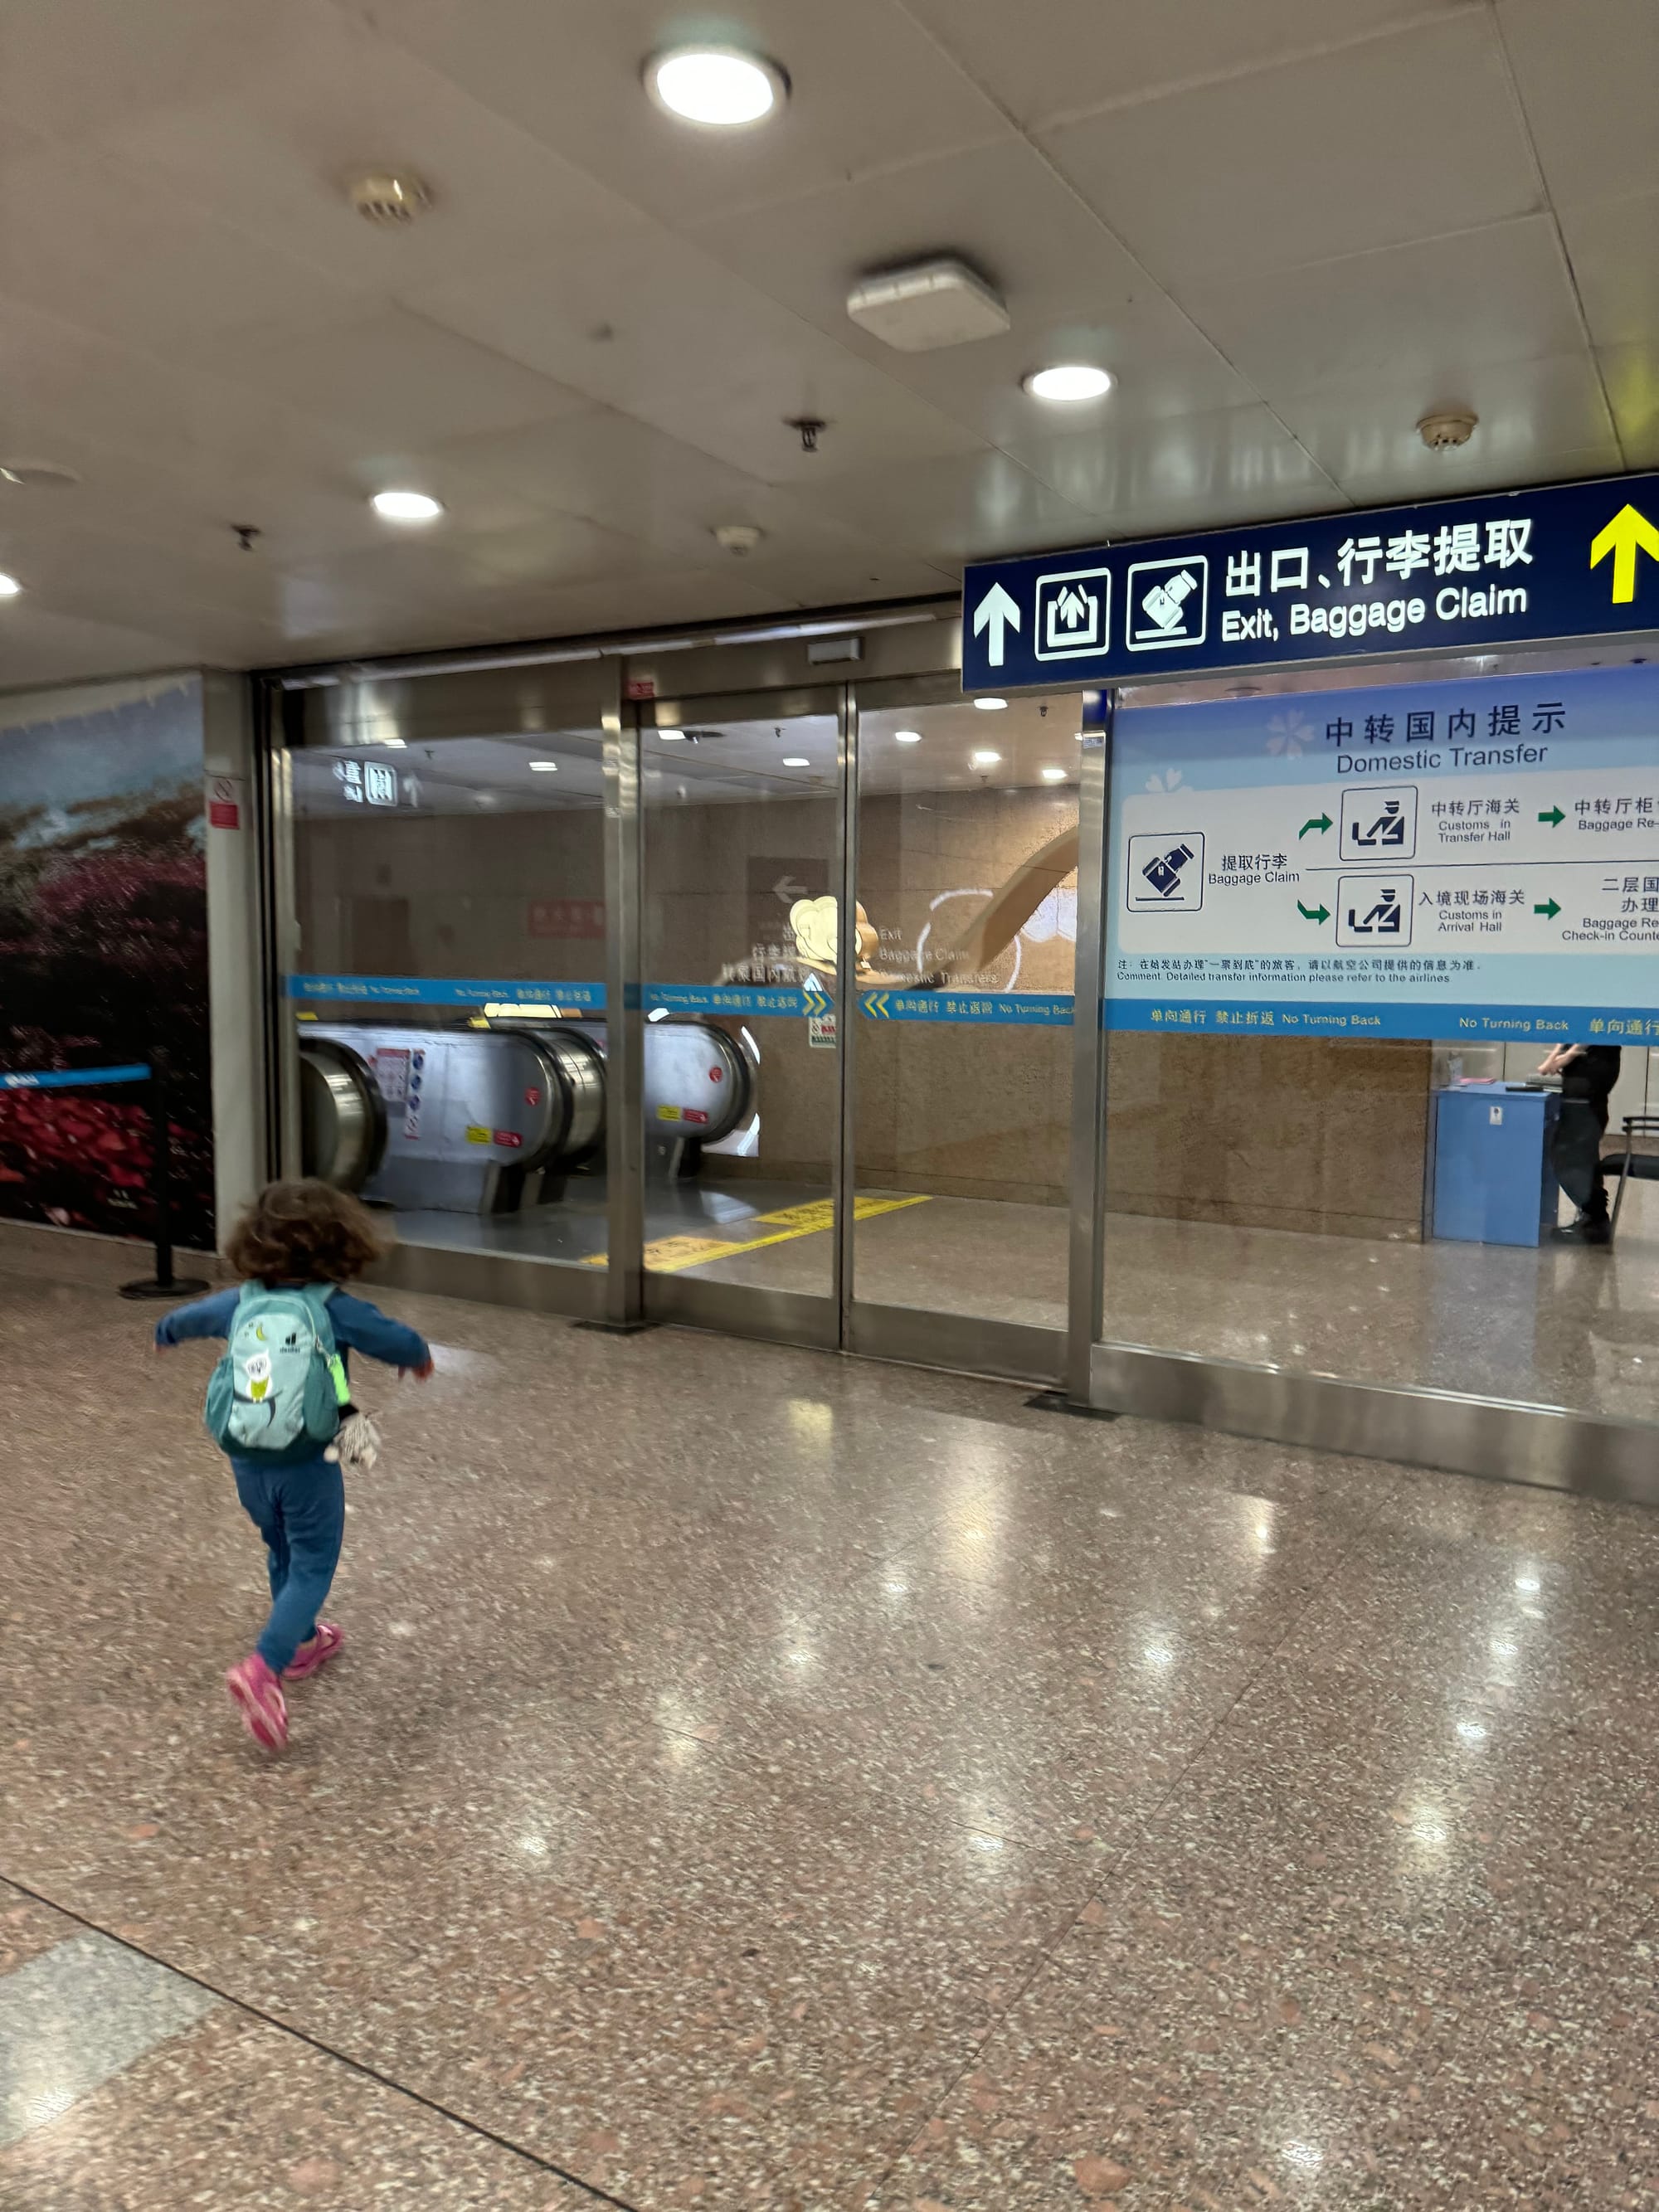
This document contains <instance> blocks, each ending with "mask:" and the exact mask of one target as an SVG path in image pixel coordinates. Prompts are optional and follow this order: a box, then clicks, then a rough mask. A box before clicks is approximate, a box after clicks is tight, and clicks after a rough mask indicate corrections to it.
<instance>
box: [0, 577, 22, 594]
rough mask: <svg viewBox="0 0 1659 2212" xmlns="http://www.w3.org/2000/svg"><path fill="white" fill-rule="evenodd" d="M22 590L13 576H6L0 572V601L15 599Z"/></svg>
mask: <svg viewBox="0 0 1659 2212" xmlns="http://www.w3.org/2000/svg"><path fill="white" fill-rule="evenodd" d="M22 588H23V586H21V584H20V583H19V582H18V580H17V579H16V577H15V576H8V575H7V574H5V573H4V571H3V570H0V599H15V598H16V597H17V594H18V593H19V592H21V590H22Z"/></svg>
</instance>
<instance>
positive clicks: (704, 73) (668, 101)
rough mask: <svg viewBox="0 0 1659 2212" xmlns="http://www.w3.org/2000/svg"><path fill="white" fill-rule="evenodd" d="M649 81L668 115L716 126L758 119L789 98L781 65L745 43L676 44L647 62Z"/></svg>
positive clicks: (724, 127)
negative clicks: (753, 51)
mask: <svg viewBox="0 0 1659 2212" xmlns="http://www.w3.org/2000/svg"><path fill="white" fill-rule="evenodd" d="M645 82H646V89H647V91H648V92H649V93H650V94H651V97H652V99H653V100H655V101H656V103H657V105H658V106H659V107H660V108H662V109H664V110H665V112H667V113H668V114H670V115H678V117H679V118H681V119H682V121H684V122H686V123H703V124H708V125H712V126H713V127H714V129H716V130H732V129H733V128H735V127H737V126H738V125H742V124H745V123H758V122H759V121H760V120H761V118H763V116H767V115H769V114H770V113H771V112H772V111H773V109H774V108H775V107H781V106H782V105H783V103H784V101H785V100H787V98H788V97H789V80H788V78H787V76H785V75H784V73H783V71H782V70H781V69H780V68H779V67H778V66H777V64H775V62H769V61H763V60H762V59H761V58H760V57H759V55H757V54H746V53H744V51H743V50H742V48H741V47H740V46H672V47H671V48H670V49H669V50H668V52H666V53H661V54H653V56H652V58H651V59H650V60H649V61H648V62H647V64H646V65H645Z"/></svg>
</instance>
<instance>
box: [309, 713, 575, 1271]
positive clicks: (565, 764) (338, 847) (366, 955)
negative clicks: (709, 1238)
mask: <svg viewBox="0 0 1659 2212" xmlns="http://www.w3.org/2000/svg"><path fill="white" fill-rule="evenodd" d="M457 719H459V720H460V722H461V725H462V727H461V730H460V732H458V733H457V734H453V735H448V734H446V735H443V736H441V737H435V738H432V739H431V740H430V741H428V740H427V739H426V738H423V737H422V736H421V735H420V734H419V733H418V726H417V724H416V721H415V719H414V717H413V716H412V715H411V716H410V717H407V718H405V720H404V723H403V724H401V725H400V723H399V721H398V718H397V717H395V716H392V715H390V714H380V715H377V714H374V713H372V712H370V711H368V709H367V708H366V709H365V710H364V711H362V712H361V713H354V714H343V716H342V718H341V720H342V726H341V727H340V729H339V731H338V732H337V737H338V741H337V742H331V743H325V744H307V745H304V746H301V747H296V748H295V749H293V750H290V751H289V752H288V753H287V754H286V756H285V757H284V758H283V773H282V775H281V776H280V779H279V784H280V788H281V789H282V790H283V793H284V795H285V798H286V801H287V806H288V811H289V817H290V820H291V846H292V877H293V905H294V922H293V932H294V944H293V952H292V958H291V972H290V974H289V976H288V978H287V992H288V1000H289V1012H290V1014H291V1018H292V1020H293V1023H294V1036H295V1042H296V1044H297V1086H296V1087H297V1093H298V1097H297V1105H298V1120H299V1142H298V1146H297V1147H296V1148H295V1149H296V1150H297V1152H298V1158H297V1160H296V1161H295V1164H297V1165H299V1166H301V1167H302V1168H303V1169H304V1170H305V1171H306V1172H307V1173H311V1174H315V1175H319V1176H324V1177H325V1178H326V1179H327V1180H329V1181H331V1182H335V1183H337V1184H339V1185H341V1186H342V1187H343V1188H348V1189H351V1190H354V1191H356V1192H359V1193H360V1194H362V1197H363V1198H364V1199H365V1200H367V1202H368V1204H369V1205H370V1206H372V1207H373V1208H374V1209H375V1210H376V1211H377V1212H380V1214H382V1215H383V1217H384V1218H385V1221H386V1226H387V1228H388V1230H389V1231H391V1232H392V1234H393V1235H394V1236H395V1238H396V1242H397V1244H398V1248H399V1251H398V1266H399V1267H401V1269H402V1270H403V1271H404V1273H408V1271H409V1269H410V1267H411V1266H416V1255H440V1254H442V1255H459V1257H460V1258H461V1259H462V1260H463V1261H471V1262H476V1263H482V1262H483V1261H492V1262H494V1261H522V1262H526V1263H533V1264H534V1265H536V1266H537V1267H539V1268H543V1269H549V1268H551V1269H558V1268H565V1269H572V1270H574V1269H584V1270H588V1271H592V1270H594V1269H603V1268H604V1267H605V1242H606V1238H605V1019H604V1015H605V987H604V981H603V979H604V975H605V961H604V956H605V881H604V861H603V846H602V824H603V811H604V810H603V765H602V746H601V739H600V736H599V731H598V730H597V729H596V728H583V727H568V728H555V727H550V726H534V727H531V726H526V724H527V723H529V722H531V721H532V720H541V719H542V718H540V717H538V716H532V714H529V712H528V711H526V712H521V713H519V714H514V715H513V717H512V718H511V719H510V720H508V719H507V718H506V717H504V716H498V715H496V714H494V713H493V712H491V711H490V709H489V706H488V704H487V702H486V700H485V699H484V697H483V696H480V697H479V700H478V704H477V712H476V715H475V716H473V717H472V720H471V726H468V714H465V713H463V714H460V715H459V716H458V718H457ZM503 725H505V726H503ZM404 726H407V727H408V728H409V730H410V734H409V735H408V736H404V735H403V734H402V733H401V729H402V727H404ZM430 1272H431V1271H430V1264H429V1263H428V1265H427V1271H426V1273H424V1274H422V1278H421V1279H422V1280H425V1279H428V1277H429V1276H430ZM433 1279H435V1278H433ZM453 1279H455V1280H456V1281H457V1282H458V1283H461V1282H463V1281H464V1282H465V1284H466V1285H468V1286H472V1287H480V1288H481V1287H483V1284H482V1279H481V1278H480V1277H479V1275H478V1273H477V1266H474V1267H472V1270H471V1273H463V1274H462V1275H458V1276H455V1277H454V1278H453ZM570 1288H571V1295H572V1297H574V1299H575V1300H576V1302H577V1304H580V1303H581V1298H582V1295H583V1294H582V1291H581V1285H580V1284H574V1285H571V1286H570ZM555 1302H557V1301H555Z"/></svg>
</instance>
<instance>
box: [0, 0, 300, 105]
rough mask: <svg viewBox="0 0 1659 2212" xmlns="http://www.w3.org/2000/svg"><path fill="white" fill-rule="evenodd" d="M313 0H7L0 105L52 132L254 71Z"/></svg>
mask: <svg viewBox="0 0 1659 2212" xmlns="http://www.w3.org/2000/svg"><path fill="white" fill-rule="evenodd" d="M323 14H325V9H322V8H321V7H320V6H319V4H318V3H317V0H290V3H289V4H285V5H284V6H283V7H281V8H270V7H267V6H266V5H265V4H264V0H143V6H142V7H134V6H130V5H126V4H124V0H50V4H49V5H46V6H39V5H37V4H35V0H6V4H5V5H4V6H3V8H0V112H7V113H16V114H19V115H21V117H23V118H24V119H25V120H26V121H27V122H29V123H31V124H33V125H36V126H37V127H38V128H39V129H40V130H41V131H46V132H47V133H48V134H50V135H51V136H52V137H76V136H77V135H79V134H82V133H84V132H87V131H95V130H97V129H99V128H100V127H101V126H102V125H105V124H106V123H108V122H109V121H111V120H112V118H117V117H119V116H123V115H131V114H132V113H135V112H137V111H138V110H139V109H142V108H145V107H150V106H155V105H157V104H158V103H161V102H164V101H167V100H180V99H184V98H185V97H187V96H189V95H191V94H198V93H202V92H206V91H212V90H216V89H222V88H227V87H230V86H234V85H236V84H237V83H239V82H244V81H245V80H246V78H247V77H248V76H250V75H257V74H258V72H259V71H260V70H262V69H264V67H266V66H268V65H269V64H270V62H271V61H272V60H274V59H275V58H276V57H277V56H279V55H280V54H281V53H282V52H283V50H284V49H285V48H286V47H287V46H289V44H290V43H291V42H292V40H293V39H294V36H295V21H296V20H301V21H314V20H315V19H317V18H318V17H319V16H321V15H323Z"/></svg>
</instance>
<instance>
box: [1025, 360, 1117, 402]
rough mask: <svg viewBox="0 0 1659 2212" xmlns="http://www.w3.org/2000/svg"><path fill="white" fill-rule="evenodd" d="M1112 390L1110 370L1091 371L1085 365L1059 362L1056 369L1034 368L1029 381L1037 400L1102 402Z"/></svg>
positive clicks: (1028, 386)
mask: <svg viewBox="0 0 1659 2212" xmlns="http://www.w3.org/2000/svg"><path fill="white" fill-rule="evenodd" d="M1111 388H1112V377H1111V372H1110V370H1109V369H1104V368H1087V367H1085V364H1084V363H1083V362H1056V363H1055V365H1054V368H1038V369H1034V370H1033V371H1032V372H1031V374H1030V376H1028V377H1027V378H1026V380H1025V389H1026V390H1027V391H1028V392H1030V395H1031V397H1032V398H1033V399H1053V400H1060V401H1066V400H1073V399H1098V398H1101V397H1102V396H1103V394H1104V393H1106V392H1109V391H1110V390H1111Z"/></svg>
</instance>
